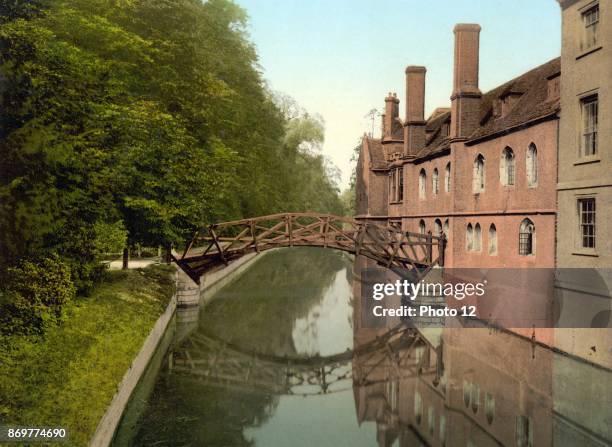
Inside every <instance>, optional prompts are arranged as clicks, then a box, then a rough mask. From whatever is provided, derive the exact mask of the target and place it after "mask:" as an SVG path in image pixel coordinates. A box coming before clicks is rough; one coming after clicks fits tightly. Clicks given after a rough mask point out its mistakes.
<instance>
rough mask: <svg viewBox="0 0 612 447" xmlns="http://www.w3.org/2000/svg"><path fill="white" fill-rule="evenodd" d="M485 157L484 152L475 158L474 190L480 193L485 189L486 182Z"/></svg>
mask: <svg viewBox="0 0 612 447" xmlns="http://www.w3.org/2000/svg"><path fill="white" fill-rule="evenodd" d="M484 169H485V166H484V157H483V156H482V154H478V156H477V157H476V159H475V160H474V192H475V193H479V192H481V191H484V187H485V182H484V179H485V177H484Z"/></svg>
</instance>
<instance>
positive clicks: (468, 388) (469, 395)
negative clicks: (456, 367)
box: [419, 379, 472, 408]
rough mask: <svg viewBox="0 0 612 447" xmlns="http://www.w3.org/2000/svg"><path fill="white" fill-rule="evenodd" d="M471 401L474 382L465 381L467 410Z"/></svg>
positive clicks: (464, 399) (464, 393) (464, 390)
mask: <svg viewBox="0 0 612 447" xmlns="http://www.w3.org/2000/svg"><path fill="white" fill-rule="evenodd" d="M419 397H420V396H419ZM471 401H472V382H470V381H468V380H465V379H463V403H464V405H465V408H468V407H469V406H470V403H471Z"/></svg>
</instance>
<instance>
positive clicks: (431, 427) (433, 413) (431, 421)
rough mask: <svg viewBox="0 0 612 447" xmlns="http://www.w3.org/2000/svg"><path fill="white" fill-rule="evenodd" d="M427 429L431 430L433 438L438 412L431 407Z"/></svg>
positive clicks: (428, 412) (428, 413) (428, 410)
mask: <svg viewBox="0 0 612 447" xmlns="http://www.w3.org/2000/svg"><path fill="white" fill-rule="evenodd" d="M427 427H428V428H429V435H430V436H433V434H434V431H435V429H436V410H435V409H434V407H433V406H431V405H430V406H429V408H427Z"/></svg>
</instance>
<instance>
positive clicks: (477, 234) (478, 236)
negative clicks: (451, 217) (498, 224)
mask: <svg viewBox="0 0 612 447" xmlns="http://www.w3.org/2000/svg"><path fill="white" fill-rule="evenodd" d="M481 247H482V230H481V229H480V224H478V223H477V224H476V226H475V227H474V251H480V249H481Z"/></svg>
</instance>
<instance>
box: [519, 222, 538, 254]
mask: <svg viewBox="0 0 612 447" xmlns="http://www.w3.org/2000/svg"><path fill="white" fill-rule="evenodd" d="M519 254H520V255H521V256H529V255H533V254H535V225H534V224H533V222H532V221H531V220H529V219H525V220H523V221H522V222H521V228H520V230H519Z"/></svg>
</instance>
